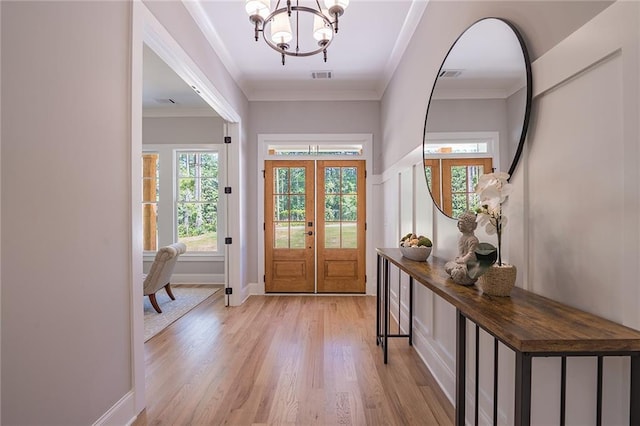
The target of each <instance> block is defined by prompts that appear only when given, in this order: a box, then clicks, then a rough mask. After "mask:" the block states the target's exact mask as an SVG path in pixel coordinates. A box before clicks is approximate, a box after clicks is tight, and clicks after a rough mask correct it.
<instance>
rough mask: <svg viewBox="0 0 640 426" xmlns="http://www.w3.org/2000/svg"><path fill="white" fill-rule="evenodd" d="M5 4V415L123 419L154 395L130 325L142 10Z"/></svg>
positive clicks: (230, 95)
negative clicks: (147, 394)
mask: <svg viewBox="0 0 640 426" xmlns="http://www.w3.org/2000/svg"><path fill="white" fill-rule="evenodd" d="M152 3H153V4H152V5H150V7H151V8H152V9H153V10H154V11H155V12H158V15H160V18H159V19H160V21H161V23H162V24H165V25H166V27H167V29H168V30H169V31H170V32H171V35H172V36H173V37H175V40H177V42H178V43H180V44H181V45H182V46H183V47H186V48H187V49H188V51H189V58H190V60H192V61H193V63H195V64H196V66H197V67H199V69H200V70H205V71H204V72H203V73H202V75H204V76H205V77H206V78H207V79H208V80H209V81H213V82H215V88H216V89H217V93H218V94H222V95H221V96H224V97H225V102H226V103H227V105H228V106H229V107H230V108H231V109H233V110H234V112H236V115H237V117H238V120H241V118H242V117H244V116H246V112H247V108H248V103H247V100H246V98H245V97H244V95H243V94H242V92H241V91H240V90H239V89H238V87H237V86H236V85H235V83H234V82H233V80H232V79H231V78H230V76H229V74H228V73H227V71H226V70H225V69H224V66H223V65H222V64H221V63H220V61H219V60H218V58H217V57H216V56H215V54H214V52H213V51H212V50H211V48H210V47H209V45H208V44H207V42H206V39H205V38H204V36H203V35H202V34H201V33H200V32H199V30H198V29H197V27H196V25H195V23H194V22H193V20H192V19H191V18H190V16H189V15H188V14H187V13H186V10H185V9H184V6H183V5H182V3H180V2H166V4H160V2H152ZM134 6H136V5H134ZM138 6H139V4H138ZM0 8H1V10H2V13H1V15H2V16H1V17H2V22H1V25H0V29H1V31H2V33H1V38H2V41H3V43H2V70H1V76H2V108H1V111H2V117H1V120H2V123H3V126H2V133H1V139H2V146H1V152H0V154H1V155H0V158H1V161H2V163H1V164H0V171H1V173H2V175H1V178H0V180H1V182H2V184H3V186H2V191H1V193H0V195H1V206H2V211H1V215H0V216H1V219H2V222H1V225H0V229H1V230H2V233H1V241H0V252H1V253H2V257H1V258H0V264H1V265H2V270H1V276H0V280H1V282H2V297H1V300H2V309H1V315H2V318H1V321H0V322H1V324H2V326H1V327H2V328H1V337H2V348H3V353H2V388H1V395H2V403H1V410H2V416H3V417H2V423H3V424H33V425H36V424H92V423H94V422H96V421H97V422H100V423H106V424H124V423H126V422H127V421H129V420H130V419H132V418H133V417H134V416H135V415H136V414H137V411H136V408H141V405H140V404H143V401H144V396H143V392H142V389H143V388H144V365H143V364H144V356H140V353H139V352H140V351H139V350H138V348H142V343H141V341H140V342H132V325H131V322H132V318H131V313H132V312H133V311H132V308H131V307H132V301H133V302H136V301H141V300H142V294H141V291H140V294H139V300H137V299H136V297H137V296H135V294H136V291H135V287H134V285H135V284H136V283H134V282H132V278H131V277H132V271H135V270H139V266H136V265H132V263H131V259H132V257H133V254H132V250H131V247H132V245H133V246H135V244H132V236H131V235H132V234H131V231H132V227H134V228H135V225H136V224H135V223H133V222H134V221H133V220H132V216H131V213H132V200H134V199H135V197H133V196H132V194H134V192H135V191H133V190H132V188H133V185H134V181H133V180H132V179H133V176H135V174H136V170H139V167H138V168H135V167H133V168H132V164H135V160H134V159H132V158H131V155H132V154H135V153H132V144H133V145H135V144H134V142H133V141H132V134H134V136H135V133H136V132H135V131H133V129H139V128H140V123H132V122H131V117H132V115H134V116H137V117H139V112H137V111H132V109H131V105H132V103H133V104H134V105H136V101H135V99H134V101H133V102H132V98H138V99H139V98H141V93H142V92H141V91H142V84H141V75H142V73H141V67H140V66H139V65H140V64H141V60H142V59H141V58H142V38H141V37H140V33H141V28H140V26H141V21H140V20H135V19H134V18H135V16H133V14H132V4H131V3H130V2H1V3H0ZM132 24H133V25H137V26H136V27H135V28H132ZM132 40H135V41H136V42H137V41H139V44H140V45H139V46H134V49H133V50H132ZM132 52H133V54H134V55H139V57H134V58H131V54H132ZM132 67H133V68H132ZM136 67H137V68H136ZM132 71H134V73H133V74H132ZM135 71H140V73H139V75H138V74H136V73H135ZM132 79H133V80H132ZM132 88H133V89H137V90H140V93H139V94H138V95H137V96H133V95H134V94H133V93H132ZM138 106H139V104H138ZM244 123H246V121H245V122H243V124H241V125H240V126H237V128H236V129H232V132H235V134H236V135H240V136H241V137H237V138H236V142H238V145H240V144H245V143H246V138H244V136H245V135H246V133H247V132H246V127H245V124H244ZM140 133H141V132H140ZM136 143H137V144H138V146H140V145H139V144H140V141H137V142H136ZM238 151H240V150H238ZM136 158H138V157H136ZM138 164H139V161H138ZM237 164H241V163H240V161H239V160H238V161H237ZM235 171H236V172H237V173H242V171H243V170H242V169H241V168H237V169H236V170H235ZM135 182H138V178H135ZM239 192H241V191H239ZM238 211H240V209H238ZM240 213H241V214H243V212H242V211H240ZM242 225H243V224H242V223H240V226H242ZM134 232H135V229H134ZM241 254H242V253H240V254H238V255H236V256H235V258H236V259H239V258H240V256H241ZM8 301H10V303H8ZM139 328H140V327H139V326H138V325H136V326H135V327H134V330H138V329H139ZM141 372H142V374H140V373H141ZM134 377H135V383H134ZM140 377H141V378H140ZM140 385H141V387H142V389H140V388H139V387H137V386H140Z"/></svg>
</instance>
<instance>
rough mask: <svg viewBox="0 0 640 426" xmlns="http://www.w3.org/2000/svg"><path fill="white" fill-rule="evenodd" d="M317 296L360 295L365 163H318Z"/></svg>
mask: <svg viewBox="0 0 640 426" xmlns="http://www.w3.org/2000/svg"><path fill="white" fill-rule="evenodd" d="M316 187H317V198H318V202H317V209H318V213H317V220H318V227H317V233H318V234H317V243H318V266H317V269H318V272H317V274H318V293H364V292H365V291H366V285H365V217H366V216H365V215H366V210H365V188H366V185H365V162H364V161H363V160H337V161H318V164H317V178H316Z"/></svg>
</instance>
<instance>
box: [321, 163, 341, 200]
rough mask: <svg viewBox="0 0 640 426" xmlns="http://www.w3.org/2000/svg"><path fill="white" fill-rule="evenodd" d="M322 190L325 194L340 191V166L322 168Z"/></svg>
mask: <svg viewBox="0 0 640 426" xmlns="http://www.w3.org/2000/svg"><path fill="white" fill-rule="evenodd" d="M324 192H325V193H326V194H339V193H340V168H339V167H326V168H325V169H324Z"/></svg>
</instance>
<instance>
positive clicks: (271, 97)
mask: <svg viewBox="0 0 640 426" xmlns="http://www.w3.org/2000/svg"><path fill="white" fill-rule="evenodd" d="M247 97H248V99H249V101H379V100H380V96H378V92H377V91H376V90H309V89H296V90H290V89H289V90H278V89H273V90H268V89H258V90H253V91H250V92H249V93H248V95H247Z"/></svg>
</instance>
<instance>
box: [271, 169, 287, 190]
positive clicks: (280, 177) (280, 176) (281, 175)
mask: <svg viewBox="0 0 640 426" xmlns="http://www.w3.org/2000/svg"><path fill="white" fill-rule="evenodd" d="M273 176H274V177H273V178H274V186H273V193H274V194H288V193H289V168H288V167H276V168H275V169H274V173H273Z"/></svg>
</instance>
